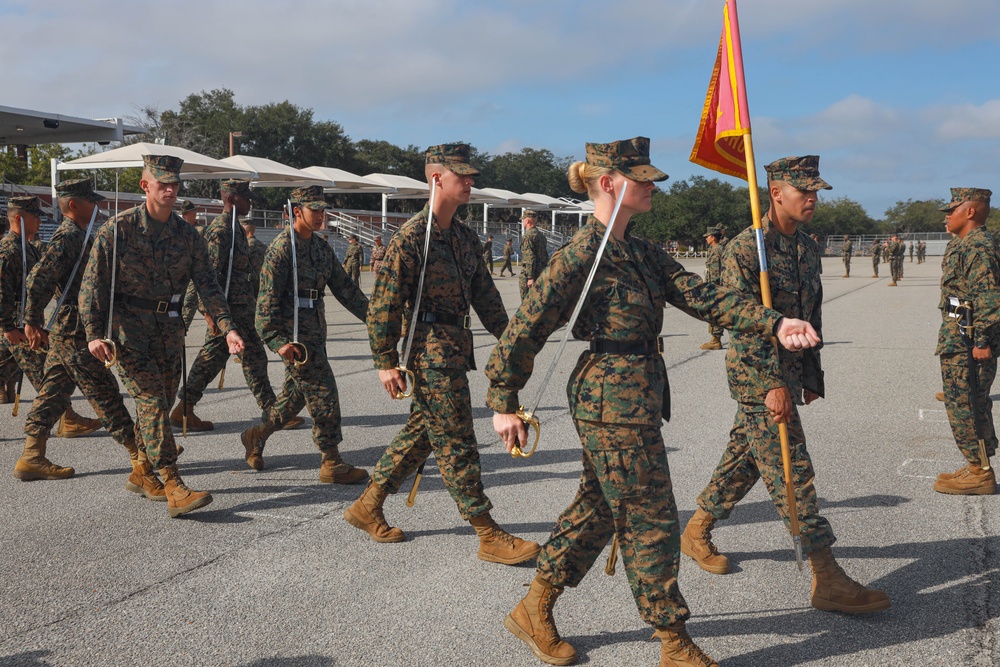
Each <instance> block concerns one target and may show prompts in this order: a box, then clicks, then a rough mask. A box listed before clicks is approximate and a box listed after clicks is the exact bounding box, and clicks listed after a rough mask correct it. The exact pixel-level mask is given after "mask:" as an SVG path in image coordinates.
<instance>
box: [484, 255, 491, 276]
mask: <svg viewBox="0 0 1000 667" xmlns="http://www.w3.org/2000/svg"><path fill="white" fill-rule="evenodd" d="M483 261H485V262H486V266H488V267H490V273H493V253H491V252H490V253H487V254H485V255H483Z"/></svg>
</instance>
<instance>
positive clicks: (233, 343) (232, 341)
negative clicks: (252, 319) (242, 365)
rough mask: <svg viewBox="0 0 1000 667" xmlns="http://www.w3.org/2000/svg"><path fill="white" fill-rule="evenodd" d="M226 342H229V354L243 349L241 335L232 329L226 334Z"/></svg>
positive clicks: (237, 352)
mask: <svg viewBox="0 0 1000 667" xmlns="http://www.w3.org/2000/svg"><path fill="white" fill-rule="evenodd" d="M226 342H227V343H229V354H239V353H240V352H242V351H243V337H242V336H240V335H239V334H238V333H236V329H232V330H231V331H230V332H229V333H227V334H226Z"/></svg>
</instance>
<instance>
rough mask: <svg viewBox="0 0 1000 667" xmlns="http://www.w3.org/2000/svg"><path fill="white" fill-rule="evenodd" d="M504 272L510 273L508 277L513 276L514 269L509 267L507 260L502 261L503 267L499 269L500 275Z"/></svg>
mask: <svg viewBox="0 0 1000 667" xmlns="http://www.w3.org/2000/svg"><path fill="white" fill-rule="evenodd" d="M504 271H510V275H514V268H513V267H512V266H511V265H510V260H509V259H505V260H504V261H503V266H501V267H500V275H503V272H504Z"/></svg>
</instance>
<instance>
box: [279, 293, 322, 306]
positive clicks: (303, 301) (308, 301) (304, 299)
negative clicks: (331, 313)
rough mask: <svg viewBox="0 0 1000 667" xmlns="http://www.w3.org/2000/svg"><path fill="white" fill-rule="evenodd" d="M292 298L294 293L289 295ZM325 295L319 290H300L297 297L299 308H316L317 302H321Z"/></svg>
mask: <svg viewBox="0 0 1000 667" xmlns="http://www.w3.org/2000/svg"><path fill="white" fill-rule="evenodd" d="M288 295H289V296H292V293H291V292H289V293H288ZM322 296H323V294H322V293H321V292H320V290H318V289H300V290H299V291H298V293H297V294H296V296H295V300H296V301H298V305H299V308H315V307H316V301H319V300H320V298H321V297H322Z"/></svg>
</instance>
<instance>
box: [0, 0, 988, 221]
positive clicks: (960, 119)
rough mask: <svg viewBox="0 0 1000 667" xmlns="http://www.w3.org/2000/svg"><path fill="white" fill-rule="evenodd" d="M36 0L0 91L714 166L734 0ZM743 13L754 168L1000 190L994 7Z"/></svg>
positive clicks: (5, 13) (923, 186) (972, 3)
mask: <svg viewBox="0 0 1000 667" xmlns="http://www.w3.org/2000/svg"><path fill="white" fill-rule="evenodd" d="M38 6H39V3H37V2H34V1H24V2H22V1H16V2H12V1H10V0H0V24H2V25H4V26H5V27H7V28H8V29H7V30H5V38H4V40H3V42H2V43H0V62H3V63H4V67H2V68H0V91H3V92H2V93H0V104H2V105H7V106H15V107H26V108H32V109H40V110H46V111H53V112H59V113H66V114H72V115H81V116H88V117H109V116H123V115H130V114H133V113H135V110H136V109H137V108H138V107H140V106H144V105H154V106H156V107H158V108H160V109H169V108H176V106H177V104H178V102H179V100H180V99H181V98H183V97H185V96H186V95H188V94H189V93H192V92H198V91H201V90H209V89H212V88H219V87H228V88H231V89H232V90H234V91H235V93H236V98H237V102H239V103H241V104H261V103H266V102H272V101H281V100H285V99H288V100H290V101H292V102H294V103H296V104H299V105H301V106H305V107H310V108H312V109H313V110H314V112H315V115H316V117H317V118H319V119H328V120H334V121H337V122H339V123H340V124H341V125H343V127H344V130H345V131H346V132H347V134H348V135H349V136H350V137H351V138H352V139H355V140H357V139H386V140H388V141H391V142H393V143H396V144H400V145H408V144H414V145H417V146H427V145H429V144H434V143H440V142H444V141H452V140H457V139H463V140H466V141H469V142H471V143H472V144H474V145H475V146H477V147H478V148H479V149H480V150H485V151H487V152H491V153H497V152H505V151H508V150H519V149H520V148H522V147H534V148H547V149H549V150H551V151H553V152H554V153H555V154H556V155H558V156H576V157H580V156H581V155H582V152H583V145H584V143H585V142H586V141H602V142H603V141H610V140H613V139H619V138H627V137H631V136H635V135H639V134H641V135H646V136H649V137H651V138H652V140H653V161H654V164H656V165H657V166H659V167H661V168H662V169H664V170H665V171H666V172H667V173H669V174H670V175H671V178H672V179H683V178H688V177H690V176H692V175H703V176H707V177H712V176H714V175H715V174H713V172H709V171H706V170H704V169H702V168H701V167H698V166H696V165H693V164H691V163H690V162H688V155H689V153H690V150H691V145H692V142H693V139H694V135H695V132H696V130H697V128H698V120H699V115H700V112H701V106H702V103H703V101H704V96H705V92H706V88H707V85H708V79H709V76H710V74H711V68H712V64H713V61H714V58H715V51H716V48H717V45H718V39H719V33H720V30H721V16H722V0H617V1H616V2H594V1H591V0H572V1H571V0H533V1H528V0H493V1H492V2H479V1H477V0H421V1H419V2H417V1H415V0H349V1H348V0H326V1H316V2H305V1H299V2H273V1H271V0H242V1H238V2H214V1H209V2H187V1H184V0H182V1H180V2H175V3H155V4H154V3H136V2H121V1H117V0H88V2H86V3H70V2H65V1H63V0H55V1H54V2H51V3H48V4H47V5H45V6H44V7H43V8H42V9H39V8H38ZM739 11H740V22H741V27H742V37H743V46H744V60H745V63H746V76H747V86H748V96H749V101H750V112H751V116H752V122H753V130H754V132H753V133H754V145H755V149H756V153H757V162H758V165H759V166H762V165H763V164H764V163H766V162H769V161H770V160H772V159H775V158H777V157H781V156H784V155H801V154H805V153H817V154H819V155H820V156H821V158H822V161H821V169H822V173H823V177H824V178H825V179H826V180H827V181H829V182H830V183H831V184H832V185H833V186H834V190H833V191H831V192H830V193H829V196H831V197H839V196H846V197H850V198H852V199H855V200H857V201H859V202H861V203H862V204H863V205H864V206H865V207H866V208H867V209H868V211H869V213H870V214H871V215H873V216H874V217H876V218H879V217H881V216H882V214H883V213H884V211H885V209H886V208H888V207H889V206H891V205H892V204H893V203H895V202H896V201H898V200H903V199H908V198H913V199H925V198H935V197H937V198H945V197H947V195H948V188H949V187H951V186H953V185H963V186H976V187H988V188H992V189H994V190H996V191H997V192H998V193H1000V159H998V156H1000V85H998V84H1000V74H998V73H997V64H998V63H1000V32H998V31H997V29H996V26H997V25H1000V7H998V5H997V3H996V0H953V1H952V2H951V3H942V2H940V0H907V1H904V0H827V1H826V2H823V3H819V2H803V1H802V0H741V2H740V4H739ZM13 26H16V27H17V29H16V30H12V29H10V27H13ZM328 166H337V165H328ZM733 182H735V181H733ZM482 185H485V186H488V185H489V184H488V183H483V184H482ZM668 185H669V182H668Z"/></svg>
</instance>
